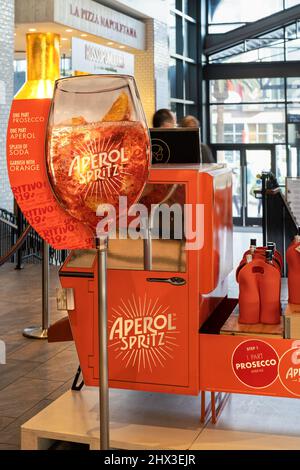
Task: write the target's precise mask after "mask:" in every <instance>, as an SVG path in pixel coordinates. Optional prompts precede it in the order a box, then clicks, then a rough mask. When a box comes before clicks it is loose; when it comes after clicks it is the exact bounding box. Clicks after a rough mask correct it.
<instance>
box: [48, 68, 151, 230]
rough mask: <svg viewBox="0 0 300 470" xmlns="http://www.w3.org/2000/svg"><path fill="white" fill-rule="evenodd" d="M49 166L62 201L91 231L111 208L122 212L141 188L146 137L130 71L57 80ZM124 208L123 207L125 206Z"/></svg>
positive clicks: (147, 161) (146, 156) (146, 164)
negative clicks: (122, 198)
mask: <svg viewBox="0 0 300 470" xmlns="http://www.w3.org/2000/svg"><path fill="white" fill-rule="evenodd" d="M46 150H47V169H48V175H49V179H50V183H51V186H52V189H53V192H54V194H55V196H56V198H57V200H58V201H59V203H60V204H61V206H62V207H63V208H64V209H65V210H66V211H67V212H68V213H69V214H71V215H72V216H73V217H75V218H76V219H77V220H79V221H81V222H83V223H85V224H87V225H88V226H89V227H90V228H91V230H92V232H93V235H94V236H96V235H97V236H98V237H99V236H101V233H100V234H99V232H98V230H97V226H98V227H99V225H98V224H99V221H100V220H101V218H103V217H104V215H103V214H105V215H106V216H107V212H108V208H109V207H110V208H111V207H113V208H114V209H115V214H116V217H117V220H118V219H119V218H120V216H122V215H124V214H122V213H121V211H120V208H119V196H126V197H127V207H130V206H131V205H132V204H134V203H135V202H137V201H138V199H139V197H140V195H141V194H142V192H143V189H144V186H145V183H146V180H147V176H148V168H149V164H150V139H149V133H148V128H147V125H146V120H145V116H144V112H143V109H142V106H141V102H140V99H139V94H138V91H137V88H136V85H135V81H134V79H133V78H132V77H129V76H120V75H90V76H79V77H72V78H65V79H61V80H58V81H57V82H56V85H55V91H54V98H53V103H52V107H51V112H50V117H49V125H48V133H47V144H46ZM124 207H125V206H124Z"/></svg>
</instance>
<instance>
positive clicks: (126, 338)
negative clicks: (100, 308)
mask: <svg viewBox="0 0 300 470" xmlns="http://www.w3.org/2000/svg"><path fill="white" fill-rule="evenodd" d="M112 310H113V312H114V313H113V315H112V318H113V319H112V320H109V323H110V334H109V340H110V345H109V347H110V348H113V350H114V351H115V353H116V356H115V359H118V358H120V359H121V360H122V361H123V362H124V366H125V367H126V368H127V367H129V366H130V367H135V366H136V367H137V369H138V371H140V369H141V368H143V369H149V370H150V372H152V369H153V367H154V368H155V367H157V366H162V367H164V366H165V364H166V361H167V359H168V358H169V359H173V356H172V352H173V350H174V348H176V347H178V344H177V342H176V335H177V334H178V333H179V331H178V329H177V327H176V314H175V313H173V312H171V311H170V308H169V307H164V306H163V305H159V299H158V298H157V299H156V300H155V301H153V300H152V299H147V296H146V295H145V297H144V299H142V298H141V297H139V298H138V299H136V298H135V297H134V296H132V298H131V299H128V300H127V301H126V302H125V301H124V300H123V299H121V304H120V305H119V307H118V308H113V309H112Z"/></svg>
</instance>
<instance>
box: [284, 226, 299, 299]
mask: <svg viewBox="0 0 300 470" xmlns="http://www.w3.org/2000/svg"><path fill="white" fill-rule="evenodd" d="M286 261H287V264H288V287H289V303H291V304H300V227H299V229H298V235H296V236H295V238H294V240H293V241H292V243H291V244H290V246H289V247H288V249H287V252H286Z"/></svg>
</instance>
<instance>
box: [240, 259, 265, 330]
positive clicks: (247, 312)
mask: <svg viewBox="0 0 300 470" xmlns="http://www.w3.org/2000/svg"><path fill="white" fill-rule="evenodd" d="M246 261H247V263H246V264H245V265H244V266H243V267H242V269H241V270H240V272H239V275H238V283H239V288H240V293H239V323H244V324H248V325H251V324H252V325H253V324H256V323H259V313H260V299H259V286H258V279H257V273H256V272H255V269H254V267H255V264H256V262H254V260H253V258H252V255H251V254H248V255H247V260H246Z"/></svg>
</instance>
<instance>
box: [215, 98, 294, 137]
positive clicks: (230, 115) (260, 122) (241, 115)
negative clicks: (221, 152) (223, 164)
mask: <svg viewBox="0 0 300 470" xmlns="http://www.w3.org/2000/svg"><path fill="white" fill-rule="evenodd" d="M210 116H211V129H212V135H211V141H212V143H218V144H223V143H227V144H228V143H233V144H237V143H243V144H273V143H278V142H280V143H281V142H285V126H284V123H285V108H284V104H263V105H262V104H247V105H242V104H239V105H211V106H210Z"/></svg>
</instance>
